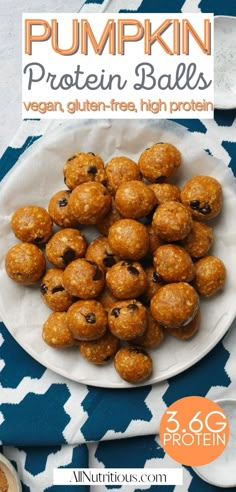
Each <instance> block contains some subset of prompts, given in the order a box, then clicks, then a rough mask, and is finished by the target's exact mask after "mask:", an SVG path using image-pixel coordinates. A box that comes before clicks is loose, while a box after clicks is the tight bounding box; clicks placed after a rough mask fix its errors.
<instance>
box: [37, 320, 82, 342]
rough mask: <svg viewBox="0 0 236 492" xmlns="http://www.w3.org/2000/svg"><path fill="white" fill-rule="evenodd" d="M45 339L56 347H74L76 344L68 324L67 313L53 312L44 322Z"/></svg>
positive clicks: (43, 335) (43, 333) (43, 332)
mask: <svg viewBox="0 0 236 492" xmlns="http://www.w3.org/2000/svg"><path fill="white" fill-rule="evenodd" d="M42 337H43V340H44V341H45V342H46V343H47V344H48V345H49V346H50V347H54V348H66V347H72V346H73V345H75V344H76V340H75V339H74V337H73V335H72V333H71V331H70V330H69V328H68V324H67V313H60V312H59V313H52V314H50V315H49V316H48V319H47V320H46V321H45V323H44V324H43V330H42Z"/></svg>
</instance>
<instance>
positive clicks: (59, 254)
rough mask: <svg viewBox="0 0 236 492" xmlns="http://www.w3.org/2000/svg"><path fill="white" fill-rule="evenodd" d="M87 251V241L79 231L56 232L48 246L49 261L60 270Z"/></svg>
mask: <svg viewBox="0 0 236 492" xmlns="http://www.w3.org/2000/svg"><path fill="white" fill-rule="evenodd" d="M85 251H86V240H85V238H84V236H83V235H82V233H81V232H80V231H78V230H77V229H71V228H68V229H62V230H61V231H58V232H56V234H54V236H53V237H52V238H51V239H50V241H49V242H48V244H47V245H46V255H47V258H48V260H49V261H50V262H51V263H53V265H55V266H57V267H58V268H65V267H66V266H67V265H69V263H71V262H72V261H73V260H76V259H77V258H82V257H83V256H84V254H85Z"/></svg>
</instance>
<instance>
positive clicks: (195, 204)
mask: <svg viewBox="0 0 236 492" xmlns="http://www.w3.org/2000/svg"><path fill="white" fill-rule="evenodd" d="M189 205H190V207H191V208H192V209H193V210H198V209H199V207H200V202H199V200H192V201H191V202H190V204H189Z"/></svg>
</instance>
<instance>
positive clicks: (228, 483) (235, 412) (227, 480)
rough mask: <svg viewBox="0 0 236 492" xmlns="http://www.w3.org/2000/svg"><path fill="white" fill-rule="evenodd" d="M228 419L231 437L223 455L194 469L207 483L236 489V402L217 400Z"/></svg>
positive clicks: (232, 400) (231, 399) (230, 399)
mask: <svg viewBox="0 0 236 492" xmlns="http://www.w3.org/2000/svg"><path fill="white" fill-rule="evenodd" d="M215 402H216V403H218V405H219V406H220V407H221V408H222V410H223V412H224V413H225V415H226V417H227V418H228V422H229V428H230V436H229V441H228V443H227V445H226V448H225V450H224V451H223V453H222V454H221V455H220V456H218V458H216V459H215V460H214V461H212V462H211V463H208V465H203V466H196V467H193V470H194V471H195V473H197V475H198V476H199V477H200V478H201V479H202V480H204V481H205V482H207V483H210V484H211V485H215V486H217V487H221V488H227V489H228V487H230V488H231V487H236V475H235V467H236V400H235V399H234V398H229V399H225V398H224V399H222V400H215Z"/></svg>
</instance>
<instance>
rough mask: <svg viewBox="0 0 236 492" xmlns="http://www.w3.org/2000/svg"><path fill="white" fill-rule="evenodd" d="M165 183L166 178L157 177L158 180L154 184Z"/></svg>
mask: <svg viewBox="0 0 236 492" xmlns="http://www.w3.org/2000/svg"><path fill="white" fill-rule="evenodd" d="M165 181H166V176H158V178H156V179H155V183H165Z"/></svg>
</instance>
